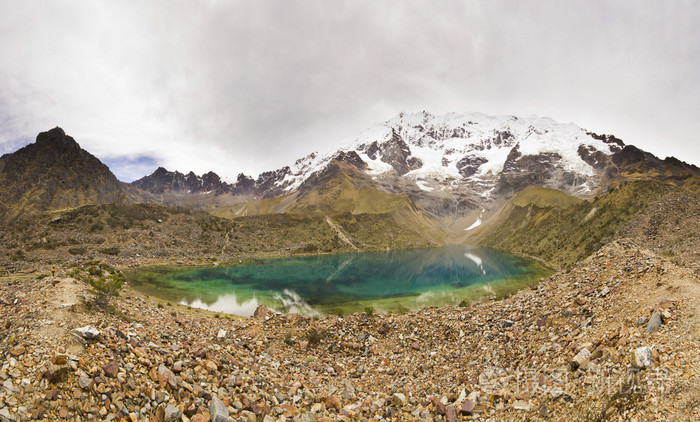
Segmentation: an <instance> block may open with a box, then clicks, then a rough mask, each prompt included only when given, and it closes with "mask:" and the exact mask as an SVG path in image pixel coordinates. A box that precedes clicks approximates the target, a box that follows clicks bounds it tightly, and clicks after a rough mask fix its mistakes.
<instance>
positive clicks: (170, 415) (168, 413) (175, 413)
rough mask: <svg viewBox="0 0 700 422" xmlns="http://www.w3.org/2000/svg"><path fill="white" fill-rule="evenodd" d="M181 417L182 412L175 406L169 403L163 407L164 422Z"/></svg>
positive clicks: (172, 421) (171, 421) (170, 421)
mask: <svg viewBox="0 0 700 422" xmlns="http://www.w3.org/2000/svg"><path fill="white" fill-rule="evenodd" d="M181 418H182V412H180V409H178V408H177V407H176V406H173V405H172V404H169V405H168V406H167V407H166V408H165V422H174V421H178V420H180V419H181Z"/></svg>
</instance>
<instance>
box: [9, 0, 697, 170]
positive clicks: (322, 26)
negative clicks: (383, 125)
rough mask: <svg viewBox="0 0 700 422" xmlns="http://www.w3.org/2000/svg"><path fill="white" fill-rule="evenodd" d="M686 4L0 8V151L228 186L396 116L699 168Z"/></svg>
mask: <svg viewBox="0 0 700 422" xmlns="http://www.w3.org/2000/svg"><path fill="white" fill-rule="evenodd" d="M699 28H700V3H698V2H695V1H616V2H610V1H590V0H587V1H580V2H573V1H559V0H552V1H493V0H489V1H478V2H477V1H474V2H472V1H460V2H458V1H444V2H432V1H377V0H373V1H347V2H344V1H332V2H329V1H289V0H280V1H225V0H220V1H210V2H193V1H173V0H167V1H165V0H163V1H147V2H144V1H113V2H106V1H104V2H102V1H101V2H96V1H51V2H48V1H26V0H23V1H15V0H13V1H5V0H0V153H5V152H11V151H14V150H15V149H17V148H19V147H21V146H23V145H25V144H27V143H29V142H32V141H33V140H34V138H35V137H36V134H37V133H38V132H40V131H44V130H48V129H50V128H52V127H54V126H57V125H58V126H61V127H63V128H64V129H65V130H66V132H67V133H68V134H70V135H71V136H73V137H74V138H75V139H76V140H77V141H78V142H79V143H80V144H81V146H82V147H83V148H85V149H87V150H88V151H90V152H92V153H93V154H95V155H96V156H98V157H99V158H101V159H102V160H103V161H105V162H106V163H108V164H109V165H110V167H111V168H112V170H113V171H114V172H115V173H116V174H117V176H118V177H119V178H120V179H122V180H127V181H129V180H133V179H134V178H138V177H141V176H143V175H145V174H148V173H150V172H152V171H153V170H154V169H155V168H156V167H157V166H159V165H162V166H164V167H166V168H168V169H171V170H179V171H183V172H185V171H189V170H194V171H195V172H196V173H200V174H201V173H203V172H205V171H208V170H214V171H215V172H217V173H219V174H220V175H222V176H225V177H227V178H229V179H233V178H235V175H236V174H238V173H240V172H245V173H247V174H253V175H257V174H258V173H259V172H261V171H265V170H272V169H276V168H279V167H281V166H283V165H287V164H291V163H293V162H294V161H295V160H296V159H297V158H300V157H302V156H304V155H307V154H308V153H310V152H312V151H314V150H320V151H321V152H326V151H328V150H330V149H332V148H333V147H335V146H337V145H339V143H341V142H342V141H343V140H346V139H347V138H349V137H352V136H353V135H356V134H358V133H359V132H361V131H362V130H364V129H365V128H367V127H368V126H371V125H373V124H375V123H379V122H382V121H384V120H387V119H390V118H391V117H393V116H395V115H397V114H398V113H400V112H402V111H405V112H415V111H420V110H426V111H429V112H433V113H436V114H440V113H446V112H450V111H457V112H460V111H480V112H485V113H490V114H514V115H521V116H527V115H531V114H537V115H543V116H549V117H552V118H554V119H555V120H559V121H562V122H574V123H576V124H578V125H579V126H582V127H585V128H587V129H589V130H592V131H595V132H598V133H613V134H615V135H617V136H618V137H620V138H622V139H623V140H625V141H626V142H627V143H632V144H635V145H637V146H639V147H641V148H643V149H645V150H648V151H651V152H653V153H654V154H656V155H658V156H660V157H665V156H667V155H674V156H676V157H678V158H680V159H683V160H685V161H688V162H692V163H694V164H700V148H698V147H697V145H698V141H697V139H696V137H697V134H698V133H700V118H698V115H699V114H700V113H699V112H700V30H699Z"/></svg>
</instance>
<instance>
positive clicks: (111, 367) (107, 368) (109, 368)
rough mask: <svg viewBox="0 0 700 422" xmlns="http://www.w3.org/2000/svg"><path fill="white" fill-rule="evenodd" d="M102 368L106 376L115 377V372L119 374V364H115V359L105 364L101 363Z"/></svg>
mask: <svg viewBox="0 0 700 422" xmlns="http://www.w3.org/2000/svg"><path fill="white" fill-rule="evenodd" d="M102 370H103V371H104V373H105V375H106V376H108V377H110V378H116V377H117V374H119V365H118V364H117V361H115V360H113V361H111V362H109V363H108V364H106V365H102Z"/></svg>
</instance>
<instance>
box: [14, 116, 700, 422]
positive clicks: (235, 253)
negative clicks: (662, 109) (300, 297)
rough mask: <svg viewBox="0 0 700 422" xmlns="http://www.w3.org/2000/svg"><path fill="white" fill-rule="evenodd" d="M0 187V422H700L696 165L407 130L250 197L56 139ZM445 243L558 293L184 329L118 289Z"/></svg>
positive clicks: (158, 307)
mask: <svg viewBox="0 0 700 422" xmlns="http://www.w3.org/2000/svg"><path fill="white" fill-rule="evenodd" d="M0 189H1V191H0V193H2V195H0V196H1V199H0V222H1V225H0V238H1V239H2V245H3V248H2V250H0V309H1V310H2V311H1V313H0V356H1V357H3V359H4V360H2V362H3V363H2V366H1V367H0V381H1V382H2V383H3V384H2V387H0V421H2V422H5V421H13V422H16V421H24V420H59V419H67V420H93V419H97V420H119V421H121V420H124V421H145V420H151V421H156V420H157V421H165V420H171V421H174V420H183V421H207V420H213V421H227V420H236V421H239V420H241V421H265V422H270V421H292V420H294V421H330V420H374V421H389V420H448V421H454V420H550V419H555V420H591V421H593V420H635V419H636V420H683V421H685V420H689V421H690V420H698V418H700V396H699V395H698V392H699V391H700V370H699V369H698V368H700V306H699V305H698V304H699V303H700V300H698V298H699V297H700V224H698V223H700V169H699V168H698V167H696V166H695V165H693V164H689V163H685V162H683V161H681V160H678V159H676V158H673V157H669V158H666V159H663V160H662V159H659V158H657V157H655V156H654V155H652V154H650V153H648V152H645V151H642V150H640V149H638V148H636V147H634V146H633V145H629V144H626V143H625V142H623V141H622V140H620V139H618V138H617V137H615V136H613V135H599V134H596V133H593V132H590V131H588V130H585V129H582V128H579V127H577V126H576V125H573V124H561V123H558V122H555V121H554V120H552V119H548V118H540V117H535V116H532V117H527V118H525V117H515V116H488V115H484V114H479V113H462V114H457V113H452V114H448V115H444V116H435V115H431V114H429V113H425V112H421V113H415V114H403V113H402V114H401V115H399V116H397V117H395V118H394V119H391V120H389V121H387V122H384V123H381V124H378V125H376V126H375V127H373V128H370V129H369V130H367V131H365V132H363V133H362V134H360V135H359V136H357V137H356V138H354V139H351V140H349V141H348V142H347V143H345V144H344V145H343V146H341V147H339V148H337V149H335V150H333V151H332V152H330V153H328V154H325V155H323V154H318V153H312V154H310V155H308V156H307V157H304V158H301V159H299V160H297V161H296V162H295V163H294V164H293V165H290V166H288V167H283V168H281V169H278V170H273V171H268V172H264V173H262V174H260V175H259V176H258V177H257V178H253V177H251V176H248V175H244V174H239V175H238V176H237V178H236V181H235V182H234V183H227V182H226V181H225V178H222V177H221V176H219V175H217V174H216V173H214V172H208V173H205V174H204V175H201V176H199V175H196V174H194V173H193V172H189V173H187V174H183V173H180V172H177V171H168V170H166V169H165V168H162V167H160V168H158V169H157V170H155V171H154V172H153V173H152V174H150V175H147V176H144V177H143V178H141V179H139V180H136V181H134V182H132V183H124V182H121V181H119V180H117V178H116V177H115V176H114V174H112V172H111V171H110V170H109V168H108V167H107V166H105V165H104V164H103V163H102V162H100V160H99V159H97V158H96V157H94V156H93V155H91V154H90V153H88V152H87V151H85V150H83V149H82V148H81V147H80V146H79V145H78V143H77V142H76V141H75V140H74V139H73V138H71V137H70V136H68V135H66V133H65V132H64V131H63V129H61V128H54V129H51V130H49V131H48V132H42V133H40V134H39V135H38V136H37V139H36V142H35V143H33V144H30V145H27V146H26V147H24V148H21V149H20V150H18V151H16V152H14V153H11V154H6V155H3V156H2V157H0ZM451 243H459V244H463V243H464V244H474V245H480V246H486V247H493V248H497V249H501V250H504V251H507V252H510V253H512V254H516V255H520V256H525V257H528V258H530V259H534V260H537V261H540V262H541V263H543V264H544V265H547V266H548V267H550V268H552V275H551V276H549V277H547V278H544V279H542V280H541V281H540V282H539V284H537V285H535V286H532V287H531V288H527V289H524V290H522V291H520V292H518V293H515V294H514V295H512V296H510V297H506V298H495V297H494V298H491V299H489V300H485V301H483V302H481V303H473V304H464V306H458V307H441V308H424V309H415V310H405V312H401V313H398V314H387V315H382V314H377V313H375V311H374V310H373V309H367V310H366V312H364V313H355V314H352V315H344V316H325V317H321V318H310V317H303V316H300V315H296V314H286V315H285V314H278V313H275V312H274V311H272V310H268V309H260V312H257V311H256V316H255V317H251V318H238V317H234V316H230V315H225V314H218V313H212V312H208V311H202V310H197V309H193V308H188V307H185V306H182V305H180V304H173V303H169V302H166V301H163V300H160V299H158V298H153V297H146V296H144V295H143V294H141V293H139V292H137V291H135V290H133V289H132V288H131V287H130V286H129V280H128V279H126V280H124V279H123V276H122V272H123V271H127V270H135V269H140V268H149V267H154V266H174V267H186V266H218V265H228V264H233V265H238V264H244V263H246V262H249V261H250V260H253V259H259V258H275V257H285V256H296V255H315V254H328V253H352V252H358V251H382V250H389V249H406V248H423V247H432V246H441V245H446V244H451ZM52 267H53V268H56V269H57V274H56V277H55V278H54V277H52V276H51V268H52ZM125 281H126V283H125V284H124V282H125ZM110 283H113V285H118V287H121V292H119V291H118V290H119V289H117V290H115V291H110V290H107V287H109V286H110V285H112V284H110ZM106 286H107V287H106ZM105 295H106V296H107V299H105V302H100V300H99V299H100V298H102V299H104V298H105ZM107 300H108V302H107ZM88 325H89V326H91V327H92V328H93V330H96V331H97V332H98V334H95V335H94V336H93V335H92V334H81V333H85V332H86V331H84V330H83V331H76V329H80V328H81V327H85V326H88ZM215 397H216V399H215ZM229 418H231V419H229Z"/></svg>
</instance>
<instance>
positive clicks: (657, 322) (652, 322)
mask: <svg viewBox="0 0 700 422" xmlns="http://www.w3.org/2000/svg"><path fill="white" fill-rule="evenodd" d="M659 327H661V314H660V313H658V312H654V313H653V314H652V315H651V318H649V323H648V324H647V330H646V331H645V333H647V334H651V333H653V332H654V331H656V330H658V329H659Z"/></svg>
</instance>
